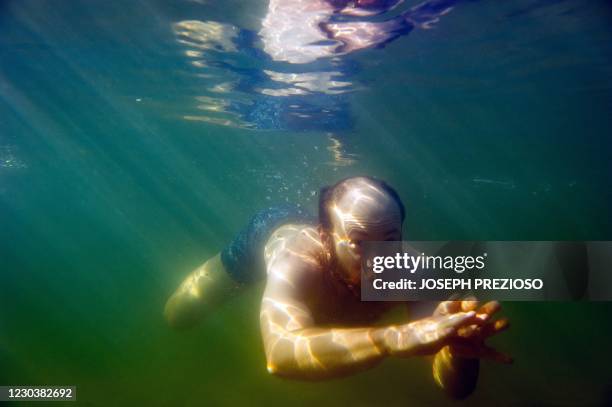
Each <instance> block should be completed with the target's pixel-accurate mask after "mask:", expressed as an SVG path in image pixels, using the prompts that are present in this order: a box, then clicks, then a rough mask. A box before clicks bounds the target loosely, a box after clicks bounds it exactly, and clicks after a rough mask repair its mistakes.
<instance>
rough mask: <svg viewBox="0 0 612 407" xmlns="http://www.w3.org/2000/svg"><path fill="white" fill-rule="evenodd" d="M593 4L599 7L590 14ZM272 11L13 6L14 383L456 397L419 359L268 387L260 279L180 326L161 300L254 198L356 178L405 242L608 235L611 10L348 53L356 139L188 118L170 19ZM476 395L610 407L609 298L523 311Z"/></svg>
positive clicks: (242, 17) (168, 394)
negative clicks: (371, 183) (377, 183)
mask: <svg viewBox="0 0 612 407" xmlns="http://www.w3.org/2000/svg"><path fill="white" fill-rule="evenodd" d="M587 3H588V4H587ZM265 7H266V2H265V1H259V0H258V1H253V2H249V3H248V6H247V5H245V4H243V3H242V2H239V1H237V0H235V1H225V2H223V4H221V3H215V2H193V1H192V2H189V1H186V2H167V3H166V2H161V1H153V2H144V1H133V2H119V1H116V2H101V1H90V2H51V1H4V2H1V3H0V275H1V276H2V280H1V281H0V385H17V384H20V385H24V384H28V385H76V386H77V387H78V391H77V394H78V400H79V403H78V404H82V405H91V406H107V405H168V406H175V405H196V404H202V405H215V404H249V405H251V404H257V405H281V404H282V405H285V404H287V403H292V404H297V405H311V404H313V403H317V404H319V405H357V406H361V405H380V404H383V405H391V406H396V405H439V404H441V403H445V402H448V400H447V399H446V398H445V397H444V396H443V395H442V394H441V392H439V391H438V390H437V389H436V388H435V386H434V384H433V380H432V378H431V373H430V367H429V366H430V365H429V362H428V361H426V360H425V359H414V360H387V361H385V362H384V363H383V364H382V365H381V366H378V367H376V368H374V369H372V370H370V371H368V372H365V373H361V374H359V375H356V376H352V377H349V378H345V379H340V380H333V381H329V382H322V383H301V382H292V381H286V380H282V379H279V378H275V377H272V376H270V375H268V373H267V372H266V370H265V360H264V354H263V348H262V343H261V339H260V335H259V327H258V312H257V307H258V301H259V298H260V295H261V290H262V286H261V285H259V286H253V287H250V288H249V289H248V290H246V292H245V293H244V294H243V295H242V296H240V297H239V298H237V299H235V300H233V301H231V302H230V303H229V304H227V305H225V306H223V307H222V308H221V309H219V310H218V311H216V312H215V313H214V314H212V315H210V316H209V317H208V318H206V319H205V320H204V321H203V322H202V323H201V324H200V325H199V326H198V327H197V328H195V329H193V330H191V331H189V332H185V333H176V332H173V331H172V330H170V329H169V328H168V327H167V326H166V325H165V322H164V320H163V318H162V309H163V305H164V303H165V301H166V299H167V297H168V296H169V295H170V294H171V292H172V291H173V290H174V289H175V288H176V286H177V284H178V283H179V282H180V281H181V279H182V278H183V277H184V276H185V275H186V274H187V273H188V272H189V271H190V270H192V269H193V268H194V267H196V266H198V265H199V264H200V263H202V262H203V261H205V260H206V259H207V258H208V257H210V256H212V255H214V254H215V253H217V252H218V251H219V250H221V249H222V248H223V246H224V244H225V243H227V242H228V241H229V240H230V239H231V238H232V237H233V236H234V234H235V233H236V232H237V231H238V230H239V229H240V228H241V227H242V226H243V225H244V224H245V223H246V222H247V221H248V219H249V217H250V216H251V215H252V214H253V213H254V212H255V211H256V210H257V209H260V208H265V207H266V206H267V205H270V204H272V203H277V202H284V201H289V202H294V203H300V204H301V205H303V206H304V207H306V208H308V209H309V210H311V211H313V212H314V211H315V209H316V199H317V196H316V191H318V189H319V188H320V187H321V186H323V185H327V184H330V183H333V182H335V181H337V180H338V179H340V178H342V177H345V176H350V175H358V174H369V175H374V176H378V177H381V178H383V179H385V180H387V181H388V182H389V183H390V184H391V185H393V186H394V187H396V189H397V190H398V192H399V193H400V195H401V197H402V198H403V200H404V202H405V204H406V207H407V218H406V222H405V228H404V234H405V236H407V238H408V239H411V240H419V239H423V240H434V239H441V240H450V239H469V240H475V239H483V240H513V239H525V240H561V239H588V240H596V239H603V240H605V239H608V240H609V239H610V238H611V233H610V231H611V226H612V223H611V221H610V219H611V217H610V214H609V208H610V203H611V201H612V188H611V183H610V173H611V172H610V162H611V158H612V157H611V151H612V149H611V148H610V147H611V143H610V136H609V135H610V129H611V128H612V126H611V124H612V123H611V122H612V119H611V116H610V114H609V113H610V111H611V110H612V68H611V67H610V62H611V58H612V45H611V44H612V41H610V40H611V39H612V31H611V30H610V28H609V26H610V24H609V22H610V21H611V19H612V9H611V8H610V6H609V4H608V3H606V2H603V1H601V2H598V1H592V2H578V1H550V2H546V1H527V0H523V1H520V2H513V4H512V5H509V4H506V5H504V6H503V7H502V6H501V5H499V4H498V3H496V2H491V1H476V2H467V3H461V4H458V5H457V7H456V9H455V10H453V11H452V13H450V14H449V15H448V16H445V17H444V19H443V20H442V21H440V24H439V25H437V26H436V28H435V29H432V30H427V31H415V32H413V33H411V34H410V35H409V36H407V37H404V38H400V39H398V40H397V41H395V42H394V43H392V44H391V45H389V46H388V47H386V48H385V49H382V50H371V51H365V52H363V53H359V54H355V55H353V56H350V60H351V61H352V62H354V63H355V64H358V65H359V66H360V69H359V70H358V71H356V72H355V73H353V74H352V76H351V79H352V80H353V81H354V83H356V84H358V85H359V86H358V87H357V90H356V91H355V92H354V93H351V94H350V95H349V97H348V100H349V103H350V109H351V114H352V116H353V117H354V121H353V123H352V129H351V130H350V131H347V132H345V134H343V135H342V137H341V140H342V142H343V143H344V145H345V149H346V153H348V154H355V155H356V162H355V163H354V164H352V165H348V166H342V165H339V163H338V162H335V161H334V158H333V155H332V153H331V152H330V151H329V150H328V147H329V146H330V145H331V143H332V142H331V141H330V139H329V137H328V136H327V135H326V132H324V131H319V132H296V131H289V130H282V129H279V130H274V131H258V130H247V129H242V128H235V127H224V126H215V125H212V124H208V123H205V122H198V121H189V120H184V118H183V117H184V116H185V115H189V114H192V113H193V112H194V111H196V108H195V106H196V101H195V100H194V97H195V96H198V95H200V94H202V92H203V83H202V79H201V78H200V77H199V76H197V73H198V72H197V71H195V70H194V69H193V68H192V67H190V66H189V64H188V60H187V58H186V57H185V56H184V51H185V49H184V48H183V47H182V46H181V45H180V44H179V43H177V41H176V38H175V36H174V34H173V33H172V29H171V27H172V24H173V23H175V22H177V21H181V20H188V19H200V20H215V21H222V22H228V23H231V24H234V25H237V26H240V27H244V28H247V29H254V30H257V27H258V24H259V22H260V20H261V18H262V16H263V14H264V13H265ZM504 313H505V315H506V316H508V317H509V318H510V320H511V323H512V328H511V329H510V330H509V331H508V332H507V333H504V334H503V335H501V336H500V337H499V338H495V339H494V341H493V342H494V344H495V345H497V346H498V347H499V348H500V349H503V350H504V351H507V352H509V353H510V354H512V355H513V356H514V357H515V359H516V361H515V363H514V365H512V366H496V365H493V364H491V363H486V362H485V363H484V364H483V368H482V373H481V378H480V382H479V385H478V388H477V391H476V392H475V393H474V395H473V396H472V397H470V398H469V399H468V400H467V401H465V402H464V404H467V405H472V404H481V403H482V404H487V405H489V404H492V403H493V402H494V403H496V404H499V405H506V404H511V405H517V404H528V405H583V404H587V405H602V404H605V402H606V400H607V401H608V402H610V397H611V396H610V392H611V391H612V390H611V387H610V386H611V385H612V380H611V377H610V374H609V371H610V367H609V364H610V361H612V349H611V347H610V338H611V333H612V329H611V328H610V325H609V321H610V318H611V317H612V306H611V305H610V304H608V303H547V304H545V303H537V304H536V303H506V304H504Z"/></svg>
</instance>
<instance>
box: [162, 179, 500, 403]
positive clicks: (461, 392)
mask: <svg viewBox="0 0 612 407" xmlns="http://www.w3.org/2000/svg"><path fill="white" fill-rule="evenodd" d="M403 220H404V206H403V204H402V202H401V200H400V198H399V196H398V195H397V193H396V192H395V190H394V189H392V188H391V187H390V186H388V185H387V184H386V183H384V182H382V181H380V180H377V179H374V178H370V177H354V178H347V179H345V180H342V181H340V182H338V183H337V184H335V185H333V186H331V187H327V188H324V189H322V191H321V195H320V200H319V220H318V224H316V225H315V224H313V223H312V222H308V219H307V217H306V216H305V215H304V214H303V213H301V212H300V211H298V210H291V209H290V208H272V209H269V210H266V211H263V212H261V213H259V214H257V215H256V216H255V217H254V218H253V220H252V221H251V222H250V224H249V226H248V227H247V228H246V229H245V230H243V231H242V232H241V233H240V234H239V235H238V236H237V238H236V239H235V240H234V241H233V242H232V243H231V244H230V245H229V246H228V248H226V249H225V250H223V251H222V253H221V254H219V255H217V256H215V257H213V258H212V259H210V260H209V261H207V262H206V263H205V264H204V265H203V266H201V267H200V268H198V269H197V270H195V271H194V272H193V273H192V274H191V275H189V277H187V279H186V280H185V281H184V282H183V283H182V284H181V286H180V287H179V288H178V289H177V291H176V292H175V293H174V294H173V295H172V296H171V297H170V299H169V300H168V302H167V304H166V308H165V316H166V318H167V320H168V322H169V324H170V325H171V326H173V327H176V328H181V327H188V326H191V325H193V324H194V323H195V322H196V321H197V320H198V319H199V318H200V317H201V316H202V315H204V314H205V313H206V311H210V309H211V307H213V306H215V305H217V304H219V303H221V302H222V301H224V300H226V299H227V298H230V297H231V294H232V293H236V292H238V290H237V289H236V286H243V285H244V284H246V283H249V282H253V281H256V280H258V279H263V278H266V287H265V291H264V294H263V298H262V301H261V310H260V312H261V313H260V322H261V333H262V338H263V343H264V348H265V353H266V359H267V368H268V371H269V372H270V373H272V374H275V375H278V376H283V377H289V378H295V379H304V380H320V379H326V378H331V377H337V376H343V375H348V374H352V373H355V372H358V371H362V370H365V369H368V368H371V367H373V366H374V365H376V364H377V363H379V362H380V361H382V360H383V359H384V358H386V357H391V356H395V357H411V356H421V355H435V357H434V360H433V374H434V378H435V381H436V383H438V385H440V386H441V387H442V388H443V389H444V390H445V391H446V392H447V393H448V394H449V395H451V396H452V397H455V398H463V397H466V396H467V395H469V394H470V393H471V392H472V391H473V390H474V388H475V386H476V382H477V379H478V371H479V359H480V358H487V359H492V360H495V361H498V362H509V361H510V358H509V357H507V356H506V355H504V354H502V353H499V352H497V351H496V350H494V349H493V348H491V347H489V346H487V345H486V344H485V339H487V338H488V337H490V336H492V335H495V334H497V333H499V332H501V331H502V330H504V329H505V328H507V326H508V322H507V320H506V319H498V320H494V319H493V314H494V313H496V312H497V311H498V310H499V309H500V305H499V303H497V302H490V303H487V304H484V305H482V306H479V305H478V303H477V302H476V301H474V300H466V301H444V302H441V303H440V304H439V305H438V306H437V308H436V309H435V311H434V312H433V314H432V315H431V316H429V317H427V318H423V319H419V320H415V321H410V322H406V323H403V324H393V325H387V326H380V325H377V324H375V322H376V320H377V319H378V318H379V317H380V316H381V315H382V313H383V312H385V311H387V310H389V309H390V308H391V307H393V306H394V305H396V304H397V303H393V302H361V300H360V260H361V250H362V242H364V241H384V240H390V241H396V240H401V238H402V223H403ZM268 237H269V238H268ZM266 241H267V242H266ZM264 244H265V247H264V248H262V246H263V245H264ZM408 305H410V303H408Z"/></svg>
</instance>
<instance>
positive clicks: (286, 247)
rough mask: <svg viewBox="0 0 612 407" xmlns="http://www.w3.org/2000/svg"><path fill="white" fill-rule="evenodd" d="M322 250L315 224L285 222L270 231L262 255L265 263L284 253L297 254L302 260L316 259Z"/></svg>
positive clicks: (284, 254)
mask: <svg viewBox="0 0 612 407" xmlns="http://www.w3.org/2000/svg"><path fill="white" fill-rule="evenodd" d="M323 251H324V249H323V244H322V243H321V239H320V237H319V232H318V230H317V228H316V226H313V225H306V224H286V225H283V226H281V227H279V228H277V229H276V230H275V231H274V232H273V233H272V235H271V236H270V238H269V239H268V242H267V243H266V247H265V250H264V255H265V259H266V263H269V262H270V261H271V260H272V259H273V258H279V257H284V256H286V255H298V256H299V257H301V258H303V259H304V260H310V261H318V259H319V258H321V256H322V255H323Z"/></svg>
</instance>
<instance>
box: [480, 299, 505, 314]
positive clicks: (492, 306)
mask: <svg viewBox="0 0 612 407" xmlns="http://www.w3.org/2000/svg"><path fill="white" fill-rule="evenodd" d="M500 309H501V304H500V303H499V302H498V301H489V302H487V303H486V304H484V305H483V306H482V307H480V309H478V313H479V314H486V315H488V316H491V315H493V314H495V313H496V312H498V311H499V310H500Z"/></svg>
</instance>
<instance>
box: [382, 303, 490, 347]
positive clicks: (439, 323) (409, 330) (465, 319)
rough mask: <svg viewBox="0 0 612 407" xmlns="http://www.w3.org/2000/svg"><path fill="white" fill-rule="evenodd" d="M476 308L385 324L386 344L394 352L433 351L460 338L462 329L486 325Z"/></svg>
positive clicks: (384, 339) (384, 341)
mask: <svg viewBox="0 0 612 407" xmlns="http://www.w3.org/2000/svg"><path fill="white" fill-rule="evenodd" d="M483 323H484V321H483V320H482V319H481V318H478V315H477V313H476V312H475V311H474V310H468V311H467V312H460V311H457V312H454V313H448V314H445V315H442V314H440V315H434V316H432V317H429V318H425V319H421V320H418V321H414V322H411V323H408V324H404V325H399V326H393V327H388V328H385V329H384V331H383V333H382V335H383V341H382V342H383V344H384V348H385V350H386V351H387V353H388V354H389V355H392V356H400V357H406V356H415V355H430V354H434V353H436V352H438V351H439V350H440V349H441V348H442V347H444V346H446V345H449V344H450V343H451V342H450V341H451V340H453V339H456V338H458V337H459V336H458V335H459V331H461V330H462V329H467V328H469V327H472V326H479V325H482V324H483Z"/></svg>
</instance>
